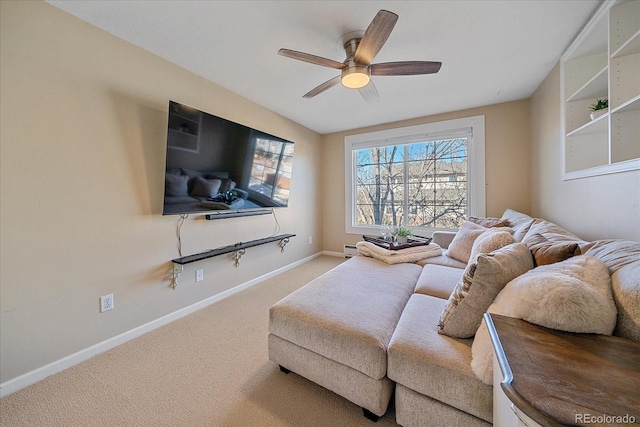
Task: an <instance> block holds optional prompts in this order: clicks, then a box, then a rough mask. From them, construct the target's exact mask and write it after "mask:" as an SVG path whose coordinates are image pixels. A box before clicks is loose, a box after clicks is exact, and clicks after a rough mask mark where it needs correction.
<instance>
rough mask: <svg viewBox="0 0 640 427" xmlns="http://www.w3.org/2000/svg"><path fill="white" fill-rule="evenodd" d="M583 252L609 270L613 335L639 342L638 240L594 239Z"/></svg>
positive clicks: (639, 247) (639, 277) (639, 254)
mask: <svg viewBox="0 0 640 427" xmlns="http://www.w3.org/2000/svg"><path fill="white" fill-rule="evenodd" d="M581 249H582V253H583V254H586V255H592V256H595V257H596V258H598V259H600V260H601V261H602V262H604V263H605V265H606V266H607V268H608V269H609V272H610V273H611V285H612V288H613V297H614V299H615V302H616V306H617V308H618V322H617V324H616V329H615V331H614V332H613V334H614V335H616V336H619V337H622V338H627V339H630V340H633V341H636V342H640V303H639V301H640V243H639V242H632V241H628V240H596V241H594V242H590V243H588V244H586V245H584V246H583V247H582V248H581Z"/></svg>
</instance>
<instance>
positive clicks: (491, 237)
mask: <svg viewBox="0 0 640 427" xmlns="http://www.w3.org/2000/svg"><path fill="white" fill-rule="evenodd" d="M506 230H510V231H512V230H511V229H510V228H506V227H501V228H490V229H488V230H486V231H485V232H484V233H482V234H481V235H480V236H478V238H477V239H476V241H475V242H473V246H472V247H471V255H470V256H469V262H472V261H474V260H475V258H476V257H477V256H478V255H479V254H486V253H489V252H493V251H495V250H496V249H500V248H502V247H505V246H507V245H510V244H512V243H515V242H516V241H515V240H514V239H513V236H512V235H511V233H510V232H509V231H506Z"/></svg>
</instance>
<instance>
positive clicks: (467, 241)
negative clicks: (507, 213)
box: [447, 221, 487, 262]
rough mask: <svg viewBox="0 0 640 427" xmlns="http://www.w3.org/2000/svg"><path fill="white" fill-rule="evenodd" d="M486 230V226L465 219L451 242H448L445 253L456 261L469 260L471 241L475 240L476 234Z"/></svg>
mask: <svg viewBox="0 0 640 427" xmlns="http://www.w3.org/2000/svg"><path fill="white" fill-rule="evenodd" d="M486 230H487V227H483V226H482V225H478V224H475V223H473V222H471V221H465V222H464V224H462V227H460V230H458V232H457V233H456V236H455V237H454V238H453V240H452V241H451V243H449V248H447V255H448V256H449V257H451V258H453V259H457V260H458V261H462V262H469V257H470V256H471V249H472V248H473V243H474V242H475V241H476V239H477V238H478V236H479V235H481V234H482V233H483V232H484V231H486Z"/></svg>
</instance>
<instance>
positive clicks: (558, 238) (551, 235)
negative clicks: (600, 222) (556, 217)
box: [523, 219, 585, 243]
mask: <svg viewBox="0 0 640 427" xmlns="http://www.w3.org/2000/svg"><path fill="white" fill-rule="evenodd" d="M534 234H542V235H543V236H544V237H545V238H546V239H548V240H549V241H550V242H552V243H558V242H570V243H574V242H580V243H585V242H584V240H582V239H581V238H580V237H578V236H576V235H575V234H573V233H571V232H569V231H567V230H565V229H564V228H562V227H560V226H559V225H557V224H554V223H553V222H549V221H547V220H544V219H537V220H536V221H535V222H534V223H533V224H532V225H531V227H530V228H529V231H527V234H526V235H525V236H524V239H523V240H527V239H528V238H529V237H530V236H533V235H534Z"/></svg>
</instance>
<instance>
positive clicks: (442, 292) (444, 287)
mask: <svg viewBox="0 0 640 427" xmlns="http://www.w3.org/2000/svg"><path fill="white" fill-rule="evenodd" d="M463 271H464V270H461V269H459V268H453V267H446V266H443V265H434V264H427V265H425V266H424V268H423V269H422V273H420V277H419V278H418V283H416V288H415V292H417V293H419V294H424V295H431V296H434V297H438V298H443V299H448V298H449V295H451V292H452V291H453V290H454V289H455V287H456V284H457V283H458V281H459V280H460V277H462V273H463Z"/></svg>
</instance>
